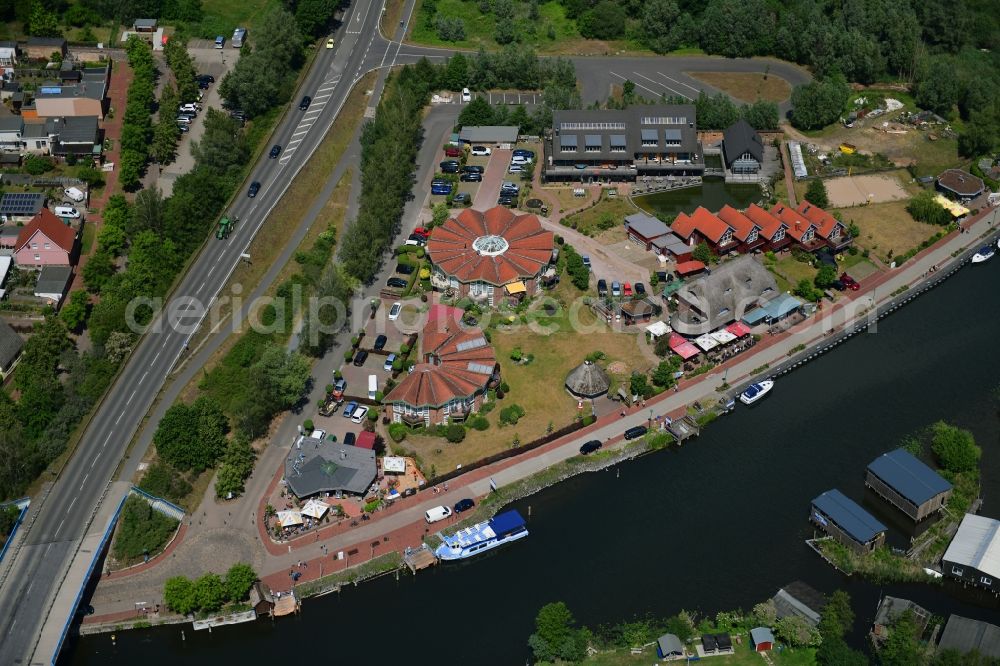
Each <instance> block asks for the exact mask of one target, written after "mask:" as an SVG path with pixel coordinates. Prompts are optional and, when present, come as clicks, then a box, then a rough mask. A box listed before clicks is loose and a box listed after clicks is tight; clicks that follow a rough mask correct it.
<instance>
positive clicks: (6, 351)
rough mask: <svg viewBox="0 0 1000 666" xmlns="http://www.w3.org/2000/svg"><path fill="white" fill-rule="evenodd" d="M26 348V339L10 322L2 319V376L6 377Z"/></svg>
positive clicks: (0, 345)
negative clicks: (22, 337) (23, 338)
mask: <svg viewBox="0 0 1000 666" xmlns="http://www.w3.org/2000/svg"><path fill="white" fill-rule="evenodd" d="M22 349H24V340H22V339H21V336H20V335H18V334H17V331H15V330H14V329H13V328H11V327H10V324H8V323H7V322H5V321H4V320H2V319H0V378H6V377H7V373H9V372H10V371H11V370H12V369H13V368H14V364H15V363H16V362H17V359H18V358H19V357H20V356H21V350H22Z"/></svg>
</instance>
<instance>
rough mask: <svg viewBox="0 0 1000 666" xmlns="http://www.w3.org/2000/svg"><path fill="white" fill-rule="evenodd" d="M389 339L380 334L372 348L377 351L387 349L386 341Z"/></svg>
mask: <svg viewBox="0 0 1000 666" xmlns="http://www.w3.org/2000/svg"><path fill="white" fill-rule="evenodd" d="M388 341H389V338H387V337H385V336H384V335H380V336H378V337H377V338H375V344H373V345H372V349H374V350H375V351H382V350H383V349H385V343H386V342H388Z"/></svg>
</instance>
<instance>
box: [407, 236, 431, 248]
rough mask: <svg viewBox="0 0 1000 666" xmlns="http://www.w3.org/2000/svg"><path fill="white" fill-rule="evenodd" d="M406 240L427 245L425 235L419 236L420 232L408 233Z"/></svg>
mask: <svg viewBox="0 0 1000 666" xmlns="http://www.w3.org/2000/svg"><path fill="white" fill-rule="evenodd" d="M406 240H411V241H415V242H416V243H417V245H421V246H422V245H427V236H421V235H420V234H410V235H409V236H408V237H407V238H406Z"/></svg>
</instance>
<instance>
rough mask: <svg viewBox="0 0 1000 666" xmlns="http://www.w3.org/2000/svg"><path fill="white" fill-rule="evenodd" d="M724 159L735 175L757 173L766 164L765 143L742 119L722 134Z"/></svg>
mask: <svg viewBox="0 0 1000 666" xmlns="http://www.w3.org/2000/svg"><path fill="white" fill-rule="evenodd" d="M722 157H723V160H724V162H725V164H726V168H727V169H729V170H730V171H732V172H733V173H757V172H758V171H760V165H761V164H762V163H763V162H764V142H763V141H761V138H760V135H759V134H757V130H755V129H754V128H753V127H751V126H750V123H748V122H747V121H745V120H743V119H742V118H741V119H740V120H737V121H736V122H735V123H733V124H732V125H730V126H729V127H727V128H726V129H725V131H723V133H722Z"/></svg>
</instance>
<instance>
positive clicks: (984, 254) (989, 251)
mask: <svg viewBox="0 0 1000 666" xmlns="http://www.w3.org/2000/svg"><path fill="white" fill-rule="evenodd" d="M998 242H1000V241H998ZM994 254H996V248H994V247H993V245H992V244H990V245H984V246H982V247H981V248H979V251H978V252H976V253H975V254H974V255H972V263H974V264H981V263H983V262H984V261H989V260H990V259H992V258H993V255H994Z"/></svg>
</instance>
